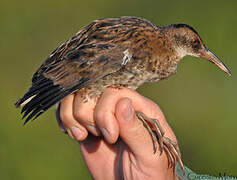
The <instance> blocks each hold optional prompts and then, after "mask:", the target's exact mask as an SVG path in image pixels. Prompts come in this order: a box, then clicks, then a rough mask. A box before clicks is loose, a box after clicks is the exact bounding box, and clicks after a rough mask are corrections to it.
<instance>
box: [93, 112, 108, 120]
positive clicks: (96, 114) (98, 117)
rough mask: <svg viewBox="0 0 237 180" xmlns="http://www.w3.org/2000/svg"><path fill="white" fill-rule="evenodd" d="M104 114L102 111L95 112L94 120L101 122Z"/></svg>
mask: <svg viewBox="0 0 237 180" xmlns="http://www.w3.org/2000/svg"><path fill="white" fill-rule="evenodd" d="M105 118H106V116H105V112H104V111H96V112H95V119H96V120H98V121H102V120H103V119H105Z"/></svg>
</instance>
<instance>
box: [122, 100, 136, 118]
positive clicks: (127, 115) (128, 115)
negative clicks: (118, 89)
mask: <svg viewBox="0 0 237 180" xmlns="http://www.w3.org/2000/svg"><path fill="white" fill-rule="evenodd" d="M133 113H134V110H133V107H132V104H131V102H129V103H128V104H127V111H125V112H124V113H123V118H124V119H125V120H130V119H132V118H133Z"/></svg>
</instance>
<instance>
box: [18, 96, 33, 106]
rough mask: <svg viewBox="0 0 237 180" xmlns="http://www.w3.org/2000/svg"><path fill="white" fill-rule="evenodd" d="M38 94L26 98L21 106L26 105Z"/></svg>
mask: <svg viewBox="0 0 237 180" xmlns="http://www.w3.org/2000/svg"><path fill="white" fill-rule="evenodd" d="M35 96H36V95H34V96H31V97H29V98H28V99H26V100H25V101H24V102H23V103H21V105H20V107H23V106H25V105H26V104H27V103H28V102H30V101H31V99H33V98H34V97H35Z"/></svg>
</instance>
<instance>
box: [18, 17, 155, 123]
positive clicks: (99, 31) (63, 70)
mask: <svg viewBox="0 0 237 180" xmlns="http://www.w3.org/2000/svg"><path fill="white" fill-rule="evenodd" d="M141 26H142V27H143V28H144V27H146V28H150V29H153V28H154V25H152V24H151V23H150V22H149V21H145V20H144V19H140V18H134V17H123V18H114V19H103V20H96V21H94V22H92V23H91V24H90V25H88V26H86V27H84V28H82V30H81V31H80V32H78V33H77V34H76V35H75V36H74V37H72V38H71V39H70V40H68V41H67V42H66V43H64V44H62V45H61V46H60V47H58V48H57V49H56V50H55V51H54V52H52V53H51V55H50V56H49V57H48V58H47V59H46V61H45V62H44V63H43V64H42V65H41V67H40V68H39V69H38V70H37V71H36V73H35V74H34V75H33V78H32V87H31V88H30V89H29V90H28V92H27V93H26V94H25V95H24V96H23V98H21V99H19V100H18V101H17V102H16V104H15V105H16V107H19V106H23V105H24V107H23V109H22V113H24V114H23V118H25V117H27V118H26V120H25V123H27V122H28V121H29V120H30V119H33V118H34V119H35V118H37V117H38V116H39V115H40V114H42V113H43V112H45V111H46V110H47V109H48V108H50V107H51V106H53V105H54V104H56V103H57V102H59V101H60V100H62V99H63V98H64V97H66V96H67V95H69V94H71V93H73V92H74V91H76V90H78V89H80V88H84V87H86V86H87V85H88V84H90V83H93V82H95V81H96V80H98V79H99V78H102V77H104V76H106V75H108V74H111V73H113V72H116V71H118V70H120V69H121V67H122V66H123V65H122V60H123V56H124V51H125V50H127V49H129V48H131V46H132V44H131V43H132V42H131V41H129V40H128V39H129V37H131V36H133V35H134V36H135V34H134V33H135V32H136V31H137V29H138V28H139V27H141Z"/></svg>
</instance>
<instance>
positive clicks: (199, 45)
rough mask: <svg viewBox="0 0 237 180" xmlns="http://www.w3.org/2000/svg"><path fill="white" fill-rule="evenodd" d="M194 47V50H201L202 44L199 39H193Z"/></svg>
mask: <svg viewBox="0 0 237 180" xmlns="http://www.w3.org/2000/svg"><path fill="white" fill-rule="evenodd" d="M192 47H193V49H200V48H201V44H200V41H199V39H193V41H192Z"/></svg>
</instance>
